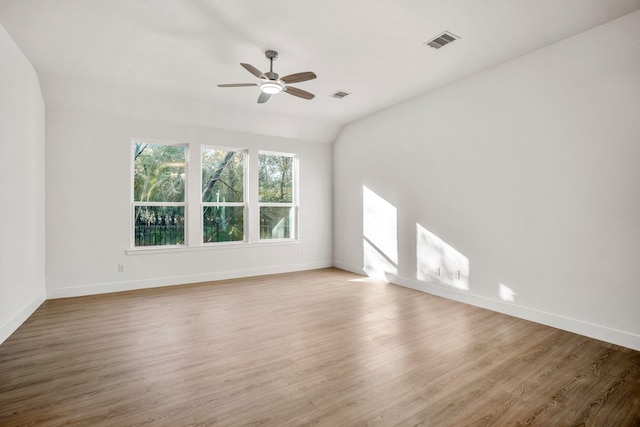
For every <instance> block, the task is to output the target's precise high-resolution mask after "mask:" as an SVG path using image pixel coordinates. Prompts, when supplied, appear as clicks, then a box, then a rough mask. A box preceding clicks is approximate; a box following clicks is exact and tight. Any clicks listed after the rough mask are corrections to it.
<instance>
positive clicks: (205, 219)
mask: <svg viewBox="0 0 640 427" xmlns="http://www.w3.org/2000/svg"><path fill="white" fill-rule="evenodd" d="M202 223H203V224H204V236H203V242H204V243H213V242H237V241H242V240H244V207H242V206H205V207H204V208H203V209H202Z"/></svg>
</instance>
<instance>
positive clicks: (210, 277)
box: [47, 261, 333, 299]
mask: <svg viewBox="0 0 640 427" xmlns="http://www.w3.org/2000/svg"><path fill="white" fill-rule="evenodd" d="M332 266H333V262H332V261H318V262H310V263H304V264H291V265H277V266H272V267H260V268H253V269H243V270H230V271H221V272H215V273H206V274H193V275H185V276H173V277H158V278H154V279H144V280H131V281H125V282H111V283H97V284H91V285H85V286H73V287H67V288H50V289H47V298H48V299H56V298H72V297H79V296H86V295H98V294H108V293H112V292H124V291H134V290H137V289H148V288H160V287H164V286H174V285H184V284H187V283H199V282H210V281H215V280H227V279H238V278H242V277H251V276H262V275H267V274H279V273H291V272H294V271H302V270H313V269H316V268H327V267H332Z"/></svg>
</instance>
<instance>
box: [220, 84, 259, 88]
mask: <svg viewBox="0 0 640 427" xmlns="http://www.w3.org/2000/svg"><path fill="white" fill-rule="evenodd" d="M245 86H258V84H257V83H229V84H224V85H218V87H245Z"/></svg>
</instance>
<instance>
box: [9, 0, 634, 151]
mask: <svg viewBox="0 0 640 427" xmlns="http://www.w3.org/2000/svg"><path fill="white" fill-rule="evenodd" d="M637 9H640V0H561V1H558V0H486V1H477V0H446V1H435V0H394V1H371V0H340V1H337V0H324V1H315V2H310V1H299V0H270V1H249V0H238V1H225V0H56V1H53V0H0V23H1V24H2V25H3V26H4V27H5V29H6V30H7V32H8V33H9V34H10V35H11V37H12V38H13V39H14V40H15V42H16V43H17V45H18V46H19V47H20V48H21V50H22V51H23V52H24V53H25V55H26V56H27V57H28V58H29V60H30V61H31V63H32V64H33V65H34V67H35V68H36V70H37V72H38V74H39V75H40V76H41V84H42V86H43V93H44V96H45V102H46V103H48V104H49V103H52V104H55V103H56V102H58V101H59V100H56V99H54V98H55V97H56V96H58V97H60V96H63V95H62V94H60V92H59V91H58V92H57V91H56V90H55V88H54V87H53V86H54V85H56V84H57V80H56V79H58V78H60V77H61V76H64V77H65V78H67V79H71V80H73V79H82V80H85V81H86V80H90V81H92V82H94V84H97V85H102V84H103V85H105V87H114V86H119V87H136V88H140V89H143V90H145V91H150V92H162V93H167V94H172V95H177V96H182V97H189V98H194V99H199V100H201V101H206V102H207V103H209V104H210V105H215V106H217V107H218V108H230V109H232V110H233V111H234V114H247V117H257V116H258V115H262V114H264V115H267V116H269V117H276V116H277V117H280V118H286V119H287V120H288V121H289V122H292V121H295V120H298V119H299V120H302V121H303V122H304V123H309V124H313V123H317V124H321V125H324V126H328V127H332V128H334V129H339V128H341V127H342V126H343V125H344V124H346V123H349V122H351V121H353V120H355V119H358V118H360V117H363V116H366V115H368V114H371V113H373V112H375V111H378V110H381V109H384V108H386V107H388V106H391V105H393V104H396V103H399V102H402V101H403V100H406V99H409V98H412V97H414V96H416V95H420V94H422V93H425V92H428V91H430V90H434V89H436V88H438V87H441V86H443V85H446V84H449V83H451V82H453V81H455V80H457V79H460V78H462V77H465V76H468V75H471V74H473V73H477V72H480V71H482V70H485V69H487V68H490V67H492V66H495V65H498V64H500V63H503V62H505V61H509V60H512V59H514V58H517V57H519V56H522V55H525V54H527V53H529V52H532V51H535V50H537V49H540V48H543V47H545V46H548V45H550V44H553V43H556V42H558V41H561V40H563V39H565V38H568V37H571V36H573V35H575V34H578V33H580V32H582V31H585V30H588V29H590V28H593V27H595V26H597V25H600V24H603V23H605V22H608V21H610V20H613V19H615V18H618V17H620V16H623V15H625V14H627V13H630V12H632V11H635V10H637ZM443 31H450V32H451V33H453V34H455V35H457V36H459V37H460V39H459V40H457V41H455V42H454V43H452V44H450V45H448V46H445V47H443V48H441V49H433V48H430V47H427V46H425V45H424V42H426V41H428V40H430V39H431V38H433V37H435V36H437V35H439V34H441V33H442V32H443ZM267 49H274V50H277V51H278V52H279V58H278V59H277V60H276V61H275V62H274V71H276V72H278V73H279V74H280V75H281V76H283V75H287V74H291V73H296V72H301V71H314V72H315V73H316V74H317V75H318V78H317V79H315V80H311V81H307V82H302V83H297V84H294V85H293V86H296V87H299V88H300V89H304V90H306V91H309V92H312V93H314V94H315V95H316V96H315V98H314V99H312V100H304V99H300V98H297V97H294V96H289V95H287V94H278V95H274V96H273V97H272V98H271V99H270V100H269V102H267V103H266V104H258V103H257V102H256V101H257V98H258V95H259V89H258V88H256V87H240V88H219V87H217V84H219V83H241V82H255V81H256V78H255V77H254V76H252V75H251V74H250V73H248V72H247V71H246V70H245V69H243V68H242V67H241V66H240V63H241V62H245V63H249V64H252V65H254V66H255V67H257V68H259V69H260V70H263V71H267V70H268V66H269V63H268V60H267V59H266V58H265V55H264V51H265V50H267ZM0 60H1V59H0ZM338 90H341V91H345V92H350V93H351V94H350V95H349V96H347V97H345V98H344V99H336V98H333V97H331V94H333V93H334V92H336V91H338ZM247 126H248V127H249V128H248V130H249V131H250V130H251V129H250V127H251V123H249V122H248V123H247ZM333 134H334V133H331V132H330V133H328V134H327V135H333ZM327 138H329V139H330V136H327ZM326 142H330V141H326Z"/></svg>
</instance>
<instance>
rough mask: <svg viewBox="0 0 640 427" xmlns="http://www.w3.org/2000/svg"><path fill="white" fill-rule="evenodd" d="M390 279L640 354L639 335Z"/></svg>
mask: <svg viewBox="0 0 640 427" xmlns="http://www.w3.org/2000/svg"><path fill="white" fill-rule="evenodd" d="M334 265H335V267H337V268H341V269H343V270H347V271H351V272H353V273H356V274H364V272H363V270H362V267H357V266H354V265H349V264H344V263H340V262H335V263H334ZM387 278H388V281H389V282H390V283H393V284H396V285H400V286H404V287H406V288H411V289H415V290H418V291H422V292H426V293H428V294H432V295H436V296H440V297H443V298H447V299H451V300H454V301H459V302H462V303H465V304H470V305H474V306H476V307H481V308H486V309H488V310H492V311H496V312H498V313H502V314H507V315H509V316H513V317H517V318H520V319H525V320H529V321H532V322H536V323H540V324H542V325H546V326H551V327H554V328H557V329H562V330H564V331H568V332H573V333H575V334H579V335H584V336H586V337H589V338H594V339H597V340H601V341H605V342H608V343H611V344H616V345H620V346H623V347H627V348H631V349H633V350H638V351H640V335H637V334H633V333H631V332H626V331H620V330H618V329H613V328H608V327H606V326H602V325H596V324H593V323H589V322H585V321H582V320H577V319H573V318H570V317H566V316H562V315H559V314H554V313H548V312H545V311H541V310H537V309H534V308H530V307H525V306H522V305H518V304H513V303H507V302H505V301H500V300H495V299H491V298H487V297H483V296H480V295H475V294H472V293H469V292H463V291H460V290H456V289H452V288H447V287H444V286H442V285H439V284H436V283H428V282H422V281H419V280H414V279H408V278H406V277H400V276H392V275H388V276H387Z"/></svg>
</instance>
